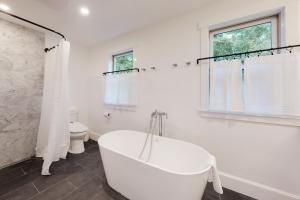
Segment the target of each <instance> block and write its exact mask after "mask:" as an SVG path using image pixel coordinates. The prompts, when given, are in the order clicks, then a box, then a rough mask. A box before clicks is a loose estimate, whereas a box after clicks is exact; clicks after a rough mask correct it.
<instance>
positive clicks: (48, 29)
mask: <svg viewBox="0 0 300 200" xmlns="http://www.w3.org/2000/svg"><path fill="white" fill-rule="evenodd" d="M0 12H1V13H3V14H6V15H9V16H11V17H14V18H16V19H19V20H22V21H24V22H27V23H29V24H32V25H34V26H37V27H40V28H42V29H45V30H47V31H50V32H53V33H55V34H57V35H59V36H61V37H62V38H63V39H64V40H67V39H66V37H65V36H64V35H63V34H62V33H60V32H57V31H55V30H53V29H51V28H48V27H45V26H43V25H40V24H37V23H35V22H32V21H30V20H28V19H24V18H22V17H19V16H17V15H14V14H11V13H9V12H6V11H4V10H0ZM56 46H58V45H55V46H53V47H50V48H45V49H44V51H45V52H46V53H47V52H48V51H51V50H52V49H54V48H55V47H56Z"/></svg>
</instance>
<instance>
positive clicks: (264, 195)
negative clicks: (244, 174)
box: [219, 172, 300, 200]
mask: <svg viewBox="0 0 300 200" xmlns="http://www.w3.org/2000/svg"><path fill="white" fill-rule="evenodd" d="M219 174H220V177H221V180H222V185H223V186H224V187H225V188H228V189H230V190H234V191H236V192H239V193H241V194H245V195H247V196H250V197H253V198H256V199H259V200H300V196H298V195H295V194H291V193H288V192H285V191H282V190H279V189H276V188H272V187H270V186H267V185H263V184H260V183H257V182H253V181H249V180H246V179H242V178H240V177H236V176H233V175H230V174H227V173H224V172H219Z"/></svg>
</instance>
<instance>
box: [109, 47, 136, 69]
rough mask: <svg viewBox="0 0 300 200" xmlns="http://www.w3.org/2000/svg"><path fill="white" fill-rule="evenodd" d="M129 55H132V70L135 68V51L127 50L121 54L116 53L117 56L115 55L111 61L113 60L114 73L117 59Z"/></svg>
mask: <svg viewBox="0 0 300 200" xmlns="http://www.w3.org/2000/svg"><path fill="white" fill-rule="evenodd" d="M127 54H132V68H134V56H133V50H127V51H123V52H120V53H116V54H113V55H112V57H111V59H112V71H116V70H117V69H116V66H115V59H116V57H120V56H124V55H127Z"/></svg>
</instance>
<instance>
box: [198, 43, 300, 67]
mask: <svg viewBox="0 0 300 200" xmlns="http://www.w3.org/2000/svg"><path fill="white" fill-rule="evenodd" d="M296 47H300V44H298V45H290V46H285V47H276V48H270V49H261V50H256V51H247V52H242V53H234V54H227V55H221V56H212V57H205V58H199V59H197V64H199V63H200V61H201V60H210V59H217V58H225V57H231V56H242V55H250V54H254V53H262V52H266V51H270V52H273V51H275V50H280V49H287V50H288V49H292V48H296Z"/></svg>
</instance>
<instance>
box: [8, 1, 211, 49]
mask: <svg viewBox="0 0 300 200" xmlns="http://www.w3.org/2000/svg"><path fill="white" fill-rule="evenodd" d="M10 1H11V2H12V3H15V5H16V6H20V4H21V3H25V1H24V0H21V1H20V0H10ZM211 1H215V0H34V1H28V0H27V5H24V6H23V7H24V8H23V9H22V10H21V9H20V12H25V11H26V9H27V10H28V15H26V16H30V11H29V5H28V3H29V2H31V4H33V2H36V3H37V4H39V5H43V7H45V8H46V9H47V10H48V12H43V10H39V14H38V15H35V16H32V17H31V18H37V16H38V19H36V21H37V22H39V23H44V25H47V22H49V20H51V16H44V15H46V14H47V13H49V10H51V13H52V16H53V15H54V14H53V13H55V15H56V16H55V17H54V16H53V20H54V19H55V20H56V21H54V22H52V23H51V24H50V23H48V24H49V25H50V27H52V28H56V29H58V30H59V31H63V32H64V33H65V35H66V36H67V37H68V38H70V39H71V40H73V41H75V42H78V43H80V44H83V45H86V46H92V45H95V44H96V43H99V42H102V41H105V40H108V39H111V38H113V37H116V36H119V35H121V34H124V33H127V32H130V31H133V30H136V29H139V28H142V27H145V26H147V25H150V24H153V23H157V22H159V21H161V20H164V19H166V18H170V17H173V16H176V15H180V14H183V13H185V12H187V11H189V10H193V9H195V8H197V7H200V6H202V5H203V4H205V3H208V2H211ZM17 2H18V3H17ZM81 6H86V7H88V8H89V9H90V15H89V16H87V17H83V16H81V15H80V14H79V12H78V10H79V7H81ZM32 7H34V5H32ZM36 8H37V7H36ZM24 9H25V10H24ZM35 12H36V9H35ZM16 14H18V13H16ZM44 19H45V20H44ZM43 20H44V21H43ZM58 20H59V21H58ZM55 23H59V24H60V25H59V26H58V25H57V26H56V25H55ZM61 24H63V25H61Z"/></svg>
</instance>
